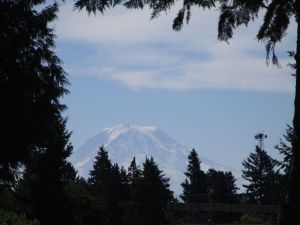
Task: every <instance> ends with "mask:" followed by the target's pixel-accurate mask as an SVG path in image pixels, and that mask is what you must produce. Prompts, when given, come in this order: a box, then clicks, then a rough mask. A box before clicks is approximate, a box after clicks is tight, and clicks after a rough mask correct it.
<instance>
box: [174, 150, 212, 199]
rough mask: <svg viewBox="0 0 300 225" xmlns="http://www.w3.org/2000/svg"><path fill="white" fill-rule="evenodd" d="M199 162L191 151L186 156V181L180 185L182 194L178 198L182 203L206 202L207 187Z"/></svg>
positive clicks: (195, 154) (193, 151)
mask: <svg viewBox="0 0 300 225" xmlns="http://www.w3.org/2000/svg"><path fill="white" fill-rule="evenodd" d="M200 164H201V161H200V160H199V158H198V154H197V152H196V151H195V149H193V150H192V151H191V153H190V154H189V156H188V166H187V171H186V172H185V173H184V174H185V176H186V180H185V182H184V183H182V184H181V186H182V187H183V194H182V195H181V196H180V197H181V199H182V200H183V201H184V202H187V203H189V202H207V201H208V186H207V176H206V174H205V173H204V171H203V170H201V167H200Z"/></svg>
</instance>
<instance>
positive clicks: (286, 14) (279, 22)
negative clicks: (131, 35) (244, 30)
mask: <svg viewBox="0 0 300 225" xmlns="http://www.w3.org/2000/svg"><path fill="white" fill-rule="evenodd" d="M175 3H176V1H174V0H129V1H120V0H77V1H76V3H75V8H77V9H79V10H82V9H86V10H87V12H88V13H91V12H93V13H96V11H100V12H101V13H103V12H104V10H105V9H107V8H109V7H114V6H115V5H118V4H122V5H124V6H125V7H127V8H129V9H143V8H144V7H145V6H148V7H149V8H150V9H152V16H151V17H152V18H155V17H157V16H159V14H160V13H161V12H167V11H169V9H170V8H171V7H172V6H174V5H175ZM193 7H194V8H199V7H200V8H203V9H205V8H207V9H210V8H216V7H218V9H219V10H220V16H219V24H218V39H219V40H221V41H226V42H227V41H228V40H229V39H230V38H232V37H233V31H234V30H235V29H236V28H238V27H239V26H241V25H248V24H249V23H250V22H252V21H254V20H255V19H257V18H258V15H259V14H260V12H262V13H263V14H264V19H263V22H262V24H261V26H260V28H259V30H258V32H257V35H256V37H257V39H258V40H259V41H264V42H265V43H266V53H267V61H269V59H270V57H271V60H272V62H273V63H274V64H277V65H278V59H277V56H276V54H275V46H276V44H277V43H278V42H280V41H281V40H282V39H283V38H284V36H285V33H286V30H287V28H288V26H289V24H290V20H291V19H294V18H295V21H296V24H297V28H296V29H297V42H296V53H295V54H292V55H294V58H295V60H296V65H295V66H294V68H295V69H296V74H295V77H296V87H295V90H296V91H295V101H294V105H295V111H294V119H293V127H294V136H293V140H292V146H293V161H292V167H291V173H290V187H289V190H288V195H287V197H286V202H285V204H284V205H283V208H282V210H281V217H280V220H279V224H280V225H289V224H298V222H299V221H300V214H299V213H298V212H297V209H299V208H300V191H299V190H300V182H299V180H300V27H299V24H300V16H299V12H300V0H232V1H228V0H199V1H194V0H185V1H183V5H182V8H181V9H180V10H179V12H178V14H177V16H176V18H175V19H174V22H173V29H174V30H176V31H179V30H181V28H182V26H183V24H184V21H187V22H188V21H189V20H190V18H191V10H192V8H193Z"/></svg>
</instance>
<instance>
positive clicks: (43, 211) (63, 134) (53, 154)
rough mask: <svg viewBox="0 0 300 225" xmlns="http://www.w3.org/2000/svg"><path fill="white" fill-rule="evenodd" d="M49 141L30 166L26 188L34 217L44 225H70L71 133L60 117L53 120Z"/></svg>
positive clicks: (26, 172) (33, 158)
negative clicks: (68, 185) (69, 158)
mask: <svg viewBox="0 0 300 225" xmlns="http://www.w3.org/2000/svg"><path fill="white" fill-rule="evenodd" d="M47 130H48V138H47V140H45V143H44V145H43V148H42V149H40V150H39V151H36V152H35V154H34V155H33V156H32V160H31V162H30V163H27V167H26V171H25V175H24V184H27V185H29V197H30V199H31V201H32V211H33V212H32V213H33V216H34V217H36V218H37V219H38V220H39V221H40V222H41V224H43V225H52V224H56V225H63V224H71V223H72V218H71V215H70V211H69V209H68V206H67V202H68V199H67V195H66V192H65V187H66V185H67V182H68V179H71V176H74V173H75V171H74V170H73V168H72V166H71V165H70V163H68V162H67V161H66V159H67V158H68V157H69V156H70V154H71V152H72V145H71V144H70V143H69V138H70V133H69V132H67V131H66V120H65V119H63V118H62V117H61V116H60V114H58V115H56V117H55V118H50V121H49V124H48V128H47Z"/></svg>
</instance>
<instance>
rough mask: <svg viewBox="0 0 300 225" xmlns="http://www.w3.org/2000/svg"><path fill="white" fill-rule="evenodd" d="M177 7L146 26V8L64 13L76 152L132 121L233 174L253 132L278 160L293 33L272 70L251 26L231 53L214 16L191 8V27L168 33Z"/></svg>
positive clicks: (62, 36) (59, 28)
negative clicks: (92, 139)
mask: <svg viewBox="0 0 300 225" xmlns="http://www.w3.org/2000/svg"><path fill="white" fill-rule="evenodd" d="M176 7H177V6H176ZM176 7H175V9H174V10H171V11H170V12H169V13H168V14H167V15H162V16H161V17H159V18H158V19H156V20H149V18H150V11H149V10H147V9H146V10H144V11H128V10H125V9H122V8H115V9H113V10H109V11H107V13H106V14H105V15H104V16H103V15H100V14H99V15H97V16H93V15H92V16H91V17H88V16H87V15H86V13H85V12H81V13H78V12H72V6H71V5H68V4H65V5H62V7H61V11H60V15H59V20H58V21H57V22H56V24H55V29H56V33H57V53H58V55H59V56H60V58H61V59H62V60H63V61H64V68H65V70H66V71H67V72H68V73H69V81H70V83H71V85H70V86H69V90H70V91H71V93H70V94H69V95H68V96H66V97H64V99H63V102H64V103H66V104H67V106H68V107H69V109H68V110H67V111H66V112H65V114H66V115H67V116H68V117H69V121H68V127H69V129H70V130H72V131H73V135H72V138H71V140H72V143H73V144H74V146H75V150H76V148H77V147H79V146H80V145H81V144H82V143H83V142H84V141H85V140H86V139H87V138H89V137H91V136H94V135H96V134H97V133H99V132H100V131H101V130H102V129H103V128H105V127H110V126H115V125H117V124H118V123H128V124H132V123H135V124H140V125H156V126H158V127H160V128H161V129H162V130H164V131H165V132H166V133H167V134H169V135H170V136H171V137H173V138H174V139H175V140H177V141H178V142H180V143H181V144H184V145H187V146H189V147H190V148H192V147H194V148H196V149H197V150H198V152H199V153H200V155H204V156H206V157H208V158H211V159H213V160H214V161H216V162H219V163H222V164H224V165H226V166H229V167H232V168H237V169H239V168H240V167H241V161H242V160H243V159H244V158H246V157H247V156H248V154H249V153H250V152H251V151H253V149H254V145H255V144H256V141H255V140H254V135H255V133H256V132H259V131H263V132H265V133H267V134H268V136H269V137H268V139H267V140H266V148H267V150H268V151H269V152H270V154H272V155H274V156H277V153H276V152H275V150H274V148H273V146H274V145H275V144H277V143H278V141H279V138H280V137H281V135H282V133H283V132H284V130H285V128H286V124H287V123H291V121H292V114H293V98H294V79H293V77H292V76H290V74H291V73H292V71H291V70H290V69H288V68H287V67H286V65H287V63H288V61H289V60H290V59H289V58H288V57H287V54H286V51H287V50H293V49H294V46H295V40H296V39H295V25H294V24H291V29H290V30H288V32H287V33H288V35H287V36H286V38H285V40H284V41H283V42H282V43H281V44H280V45H279V46H278V48H277V52H278V55H279V56H280V63H281V65H282V68H281V69H278V68H276V67H274V66H269V67H267V66H266V62H265V51H264V43H259V42H257V40H255V32H256V31H257V28H258V25H257V23H255V24H252V25H250V26H249V27H248V28H241V29H238V30H237V32H236V33H235V38H234V39H233V40H231V41H230V44H229V45H228V44H226V43H221V42H218V41H217V38H216V35H217V33H216V32H217V15H218V12H217V10H212V11H203V10H200V9H199V10H196V9H195V10H193V14H192V18H191V22H190V24H189V25H187V26H185V27H184V29H183V30H182V31H181V32H174V31H172V29H171V25H172V19H173V18H174V15H175V14H176Z"/></svg>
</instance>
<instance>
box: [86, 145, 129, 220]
mask: <svg viewBox="0 0 300 225" xmlns="http://www.w3.org/2000/svg"><path fill="white" fill-rule="evenodd" d="M124 173H125V171H124V169H122V170H120V169H119V166H118V165H117V164H114V165H112V163H111V161H110V159H109V157H108V152H107V151H106V150H105V149H104V147H103V146H101V147H100V148H99V151H98V153H97V156H96V160H95V162H94V166H93V169H92V171H91V172H90V177H89V179H88V183H89V185H90V189H91V192H92V195H93V196H94V197H95V198H96V201H97V202H98V204H99V205H100V206H101V207H102V208H103V209H104V211H105V213H104V214H103V215H104V217H105V221H95V224H97V223H102V224H112V225H120V224H122V218H123V209H122V207H121V204H120V203H121V202H123V201H125V200H127V196H128V190H127V179H126V177H127V175H126V173H125V174H124Z"/></svg>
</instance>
